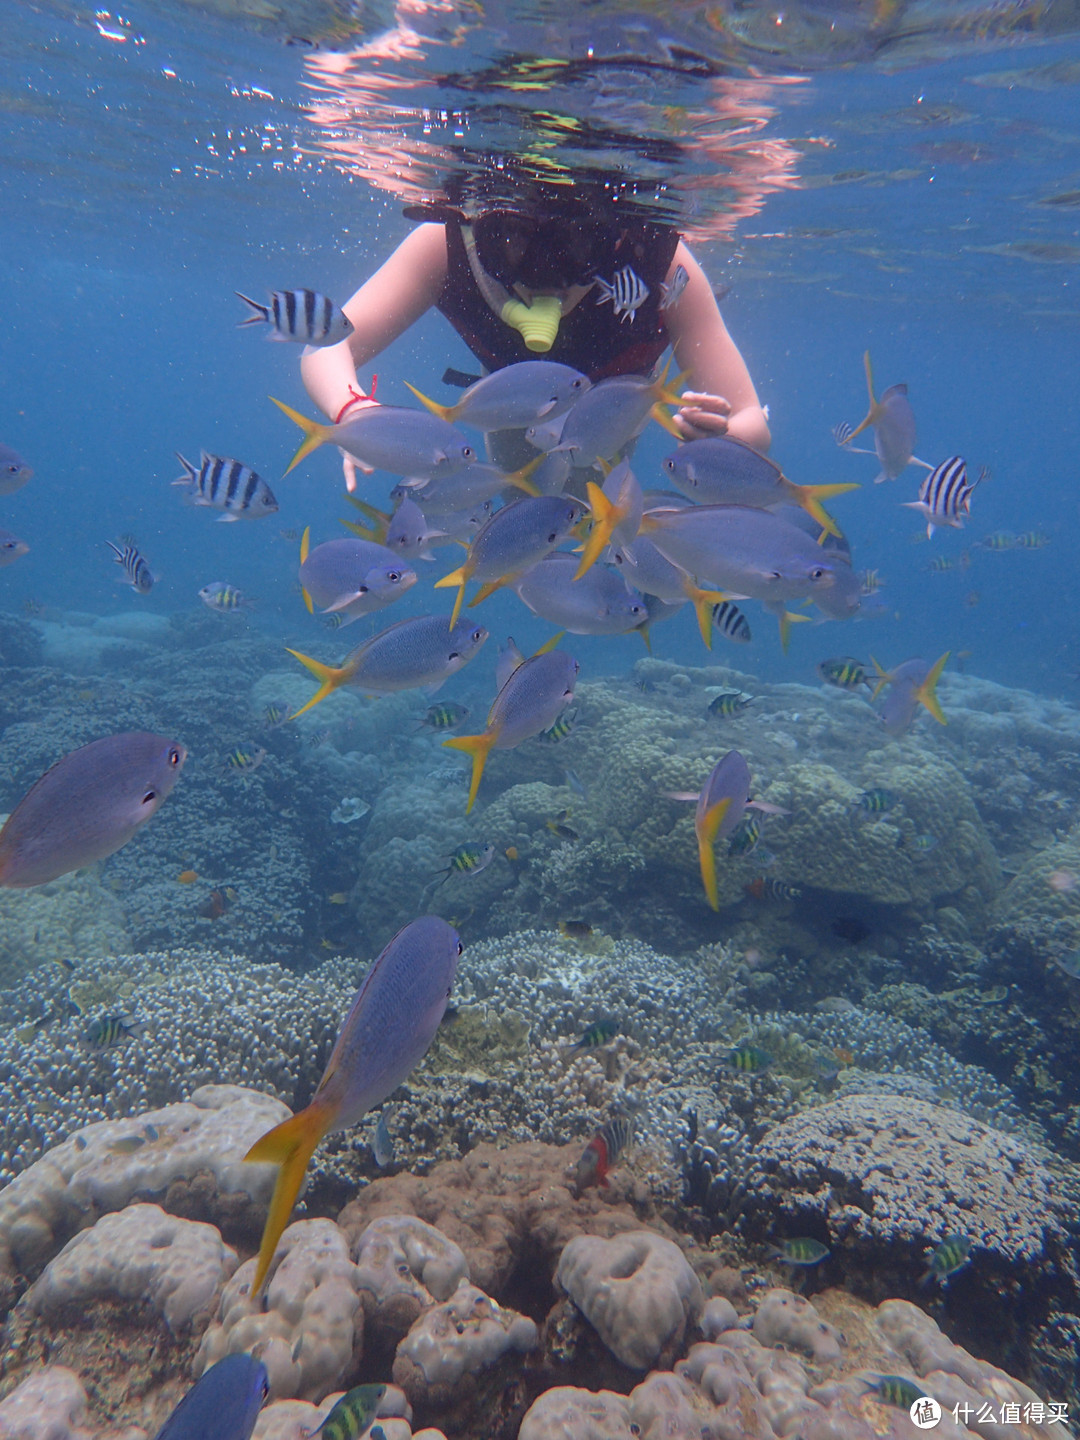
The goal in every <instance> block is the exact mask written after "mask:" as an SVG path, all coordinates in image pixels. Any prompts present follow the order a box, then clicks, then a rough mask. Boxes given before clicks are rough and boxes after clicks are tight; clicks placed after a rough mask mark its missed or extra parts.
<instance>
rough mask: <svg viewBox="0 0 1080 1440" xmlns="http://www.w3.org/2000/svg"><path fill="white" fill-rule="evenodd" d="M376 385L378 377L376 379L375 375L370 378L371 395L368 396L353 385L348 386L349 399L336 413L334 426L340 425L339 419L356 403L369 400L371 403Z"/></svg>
mask: <svg viewBox="0 0 1080 1440" xmlns="http://www.w3.org/2000/svg"><path fill="white" fill-rule="evenodd" d="M378 383H379V377H378V376H377V375H372V377H371V394H370V395H365V394H364V392H363V391H362V390H357V388H356V386H355V385H350V386H349V398H348V400H346V401H345V404H344V405H343V406H342V407H341V409H340V410H339V411H338V413H337V414H336V415H335V416H334V424H335V425H340V424H341V417H342V416H343V415H344V414H345V413H346V412H347V411H348V410H349V409H351V407H352V406H353V405H355V404H357V402H358V401H360V400H371V401H374V399H375V386H376V385H377V384H378Z"/></svg>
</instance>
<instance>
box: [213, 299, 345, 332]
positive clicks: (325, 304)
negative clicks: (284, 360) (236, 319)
mask: <svg viewBox="0 0 1080 1440" xmlns="http://www.w3.org/2000/svg"><path fill="white" fill-rule="evenodd" d="M235 293H236V294H237V295H239V296H240V299H241V300H243V302H244V304H245V305H250V306H251V308H252V310H254V312H255V313H254V315H249V316H248V318H247V319H246V320H241V321H240V324H239V325H238V326H237V329H241V330H242V329H243V327H244V326H245V325H272V326H273V327H274V333H273V335H271V337H270V338H271V340H297V341H299V343H300V344H301V345H337V344H340V342H341V341H342V340H344V339H345V337H346V336H347V335H351V334H352V330H353V325H352V321H351V320H350V319H349V317H348V316H347V315H346V314H344V313H343V312H342V311H341V310H339V309H338V307H337V306H336V305H335V304H334V302H333V301H332V300H331V299H330V297H329V296H328V295H320V294H319V292H318V291H317V290H274V291H272V292H271V295H270V303H269V305H260V304H259V302H258V301H257V300H251V299H249V298H248V296H247V295H242V294H241V293H240V291H239V290H237V291H236V292H235Z"/></svg>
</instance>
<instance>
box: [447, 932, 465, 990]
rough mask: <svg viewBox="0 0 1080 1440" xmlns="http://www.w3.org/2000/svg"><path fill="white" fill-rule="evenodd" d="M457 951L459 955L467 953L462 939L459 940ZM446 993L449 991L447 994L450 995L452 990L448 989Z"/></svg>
mask: <svg viewBox="0 0 1080 1440" xmlns="http://www.w3.org/2000/svg"><path fill="white" fill-rule="evenodd" d="M457 953H458V954H459V955H464V954H465V946H464V945H463V944H462V943H461V941H460V940H459V941H458V942H457ZM446 993H447V995H449V994H450V991H449V990H447V992H446Z"/></svg>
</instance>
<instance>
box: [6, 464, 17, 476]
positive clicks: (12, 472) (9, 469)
mask: <svg viewBox="0 0 1080 1440" xmlns="http://www.w3.org/2000/svg"><path fill="white" fill-rule="evenodd" d="M7 473H8V474H9V475H17V474H18V473H19V467H18V466H17V465H8V466H7Z"/></svg>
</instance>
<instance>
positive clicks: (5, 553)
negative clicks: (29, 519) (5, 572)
mask: <svg viewBox="0 0 1080 1440" xmlns="http://www.w3.org/2000/svg"><path fill="white" fill-rule="evenodd" d="M29 550H30V546H29V545H27V543H26V541H25V540H20V539H19V537H18V536H17V535H13V534H12V533H11V531H10V530H0V568H2V567H3V566H5V565H12V564H14V562H15V561H16V560H18V559H19V558H20V557H21V556H23V555H26V554H27V553H28V552H29Z"/></svg>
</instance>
